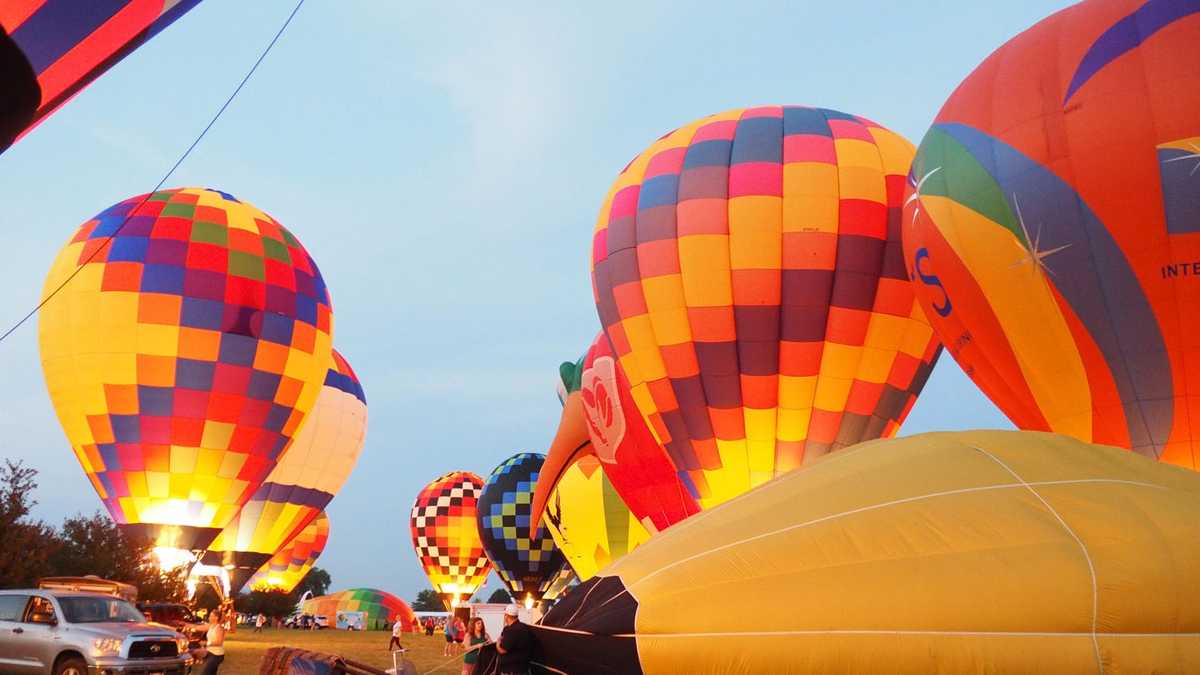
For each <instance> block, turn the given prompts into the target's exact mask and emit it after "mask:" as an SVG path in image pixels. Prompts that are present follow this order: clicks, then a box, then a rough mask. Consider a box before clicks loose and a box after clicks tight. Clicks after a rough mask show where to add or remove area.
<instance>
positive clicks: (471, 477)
mask: <svg viewBox="0 0 1200 675" xmlns="http://www.w3.org/2000/svg"><path fill="white" fill-rule="evenodd" d="M482 492H483V479H482V478H480V477H479V476H477V475H475V474H473V473H471V472H469V471H453V472H451V473H448V474H446V475H444V476H442V477H440V478H438V479H437V480H434V481H433V482H431V483H430V484H429V485H426V486H425V488H424V489H423V490H421V494H419V495H417V500H416V502H414V503H413V507H412V517H411V527H412V543H413V550H414V551H415V552H416V554H417V559H418V560H420V561H421V566H422V567H423V568H424V569H425V575H426V576H428V577H429V581H430V583H432V584H433V589H434V590H435V591H437V592H438V594H439V595H441V596H442V602H444V603H445V604H446V608H447V609H449V608H451V607H453V606H457V605H458V603H459V602H460V601H462V600H466V599H469V598H470V597H471V596H472V595H474V594H475V591H477V590H479V587H480V586H482V585H483V582H484V581H486V580H487V575H488V572H490V571H491V569H492V564H491V562H490V561H489V560H488V558H487V554H486V553H484V551H483V542H482V541H480V538H479V528H478V526H477V525H476V512H477V510H478V505H479V497H480V494H481V493H482Z"/></svg>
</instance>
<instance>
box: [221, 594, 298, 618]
mask: <svg viewBox="0 0 1200 675" xmlns="http://www.w3.org/2000/svg"><path fill="white" fill-rule="evenodd" d="M233 606H234V607H236V608H237V609H238V611H240V612H245V613H246V614H249V615H250V616H256V615H258V614H260V613H261V614H265V615H266V616H268V617H270V618H272V619H282V618H283V617H286V616H288V615H290V614H291V613H292V612H293V611H295V609H296V596H295V595H293V594H291V593H284V592H283V591H281V590H279V589H275V590H270V591H251V592H249V593H244V594H242V595H238V596H237V597H236V598H235V599H234V602H233Z"/></svg>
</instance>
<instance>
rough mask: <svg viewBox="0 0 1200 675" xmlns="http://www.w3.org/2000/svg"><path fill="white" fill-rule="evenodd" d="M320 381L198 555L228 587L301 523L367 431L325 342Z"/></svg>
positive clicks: (345, 472)
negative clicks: (250, 492) (264, 470)
mask: <svg viewBox="0 0 1200 675" xmlns="http://www.w3.org/2000/svg"><path fill="white" fill-rule="evenodd" d="M329 363H330V365H329V370H328V371H327V373H326V374H325V386H323V387H322V388H321V394H320V395H319V396H318V397H317V403H316V405H315V406H313V409H312V412H311V413H309V415H308V420H307V421H306V422H305V423H304V426H303V427H301V429H300V433H299V434H298V435H297V437H296V441H295V442H294V443H292V447H291V449H290V450H288V453H287V454H286V455H285V456H284V457H283V459H281V460H280V461H279V463H278V464H277V465H276V466H275V468H274V470H272V471H271V474H270V475H269V476H267V480H266V481H264V482H263V484H262V485H260V486H259V488H258V490H256V491H255V493H254V496H253V497H252V498H251V499H250V501H248V502H246V505H245V506H243V507H242V510H241V511H240V512H239V513H238V515H237V517H236V518H234V520H233V521H232V522H230V523H229V525H228V526H226V527H225V529H224V530H223V531H222V532H221V534H220V535H219V536H218V537H217V538H216V540H214V541H213V543H212V544H211V545H210V546H209V547H208V551H207V552H206V553H205V554H204V557H203V558H202V561H203V562H204V563H205V564H206V565H211V566H219V567H222V568H224V569H226V570H228V572H229V575H230V577H231V579H230V581H231V587H232V588H235V589H236V588H241V586H242V584H243V583H244V582H245V581H246V579H247V578H249V576H250V575H251V574H254V572H255V571H256V570H257V569H259V568H260V567H261V566H262V565H264V564H266V563H267V561H268V560H269V559H270V558H271V556H272V555H274V554H275V553H276V552H278V551H279V550H280V549H281V548H282V547H283V546H284V545H285V544H286V543H287V542H288V541H290V540H291V539H292V537H294V536H296V535H297V534H298V533H299V532H300V531H301V530H303V529H304V528H305V527H306V526H307V525H308V524H309V523H310V522H312V520H313V519H314V518H316V517H317V514H319V513H320V512H321V510H322V509H324V508H325V507H326V506H327V505H328V504H329V502H330V501H331V500H332V499H333V497H334V495H336V494H337V492H338V490H341V489H342V485H343V484H344V483H345V482H346V479H347V478H349V477H350V472H351V471H352V470H353V469H354V465H355V464H357V463H358V456H359V454H360V453H361V452H362V447H363V442H364V441H365V440H366V434H367V399H366V396H365V395H364V394H363V388H362V384H361V383H360V382H359V381H358V377H357V376H356V375H355V374H354V370H352V369H351V368H350V364H349V363H347V362H346V359H345V358H344V357H343V356H342V355H341V354H340V353H338V352H337V350H333V351H332V353H331V359H330V362H329Z"/></svg>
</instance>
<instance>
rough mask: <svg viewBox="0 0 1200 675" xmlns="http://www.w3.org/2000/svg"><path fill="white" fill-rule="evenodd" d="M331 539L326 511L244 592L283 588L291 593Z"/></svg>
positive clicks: (273, 560)
mask: <svg viewBox="0 0 1200 675" xmlns="http://www.w3.org/2000/svg"><path fill="white" fill-rule="evenodd" d="M328 542H329V517H328V516H326V515H325V512H324V511H322V512H321V513H320V514H318V515H317V517H316V518H315V519H313V521H312V522H311V523H309V524H308V526H307V527H305V528H304V529H303V530H300V534H297V535H296V536H295V537H293V538H292V540H291V541H289V542H288V543H287V545H286V546H284V547H283V548H281V549H279V552H278V553H276V554H275V555H273V556H271V559H270V560H268V561H267V562H266V563H265V564H264V565H263V566H262V567H260V568H259V569H258V571H257V572H255V573H254V576H252V577H250V580H249V581H247V582H246V585H245V587H244V589H243V590H244V591H251V590H281V591H283V592H284V593H291V592H292V589H294V588H296V586H297V584H299V583H300V582H301V581H303V580H304V577H305V576H306V575H308V572H309V570H311V569H312V568H313V565H315V564H316V562H317V558H319V557H320V556H321V552H322V551H324V550H325V544H327V543H328Z"/></svg>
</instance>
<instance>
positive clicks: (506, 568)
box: [478, 452, 567, 606]
mask: <svg viewBox="0 0 1200 675" xmlns="http://www.w3.org/2000/svg"><path fill="white" fill-rule="evenodd" d="M544 460H545V457H544V456H542V455H538V454H535V453H532V452H522V453H518V454H516V455H513V456H512V457H509V458H508V459H506V460H504V461H503V462H501V463H500V465H499V466H497V467H496V468H495V469H493V470H492V475H490V476H488V480H487V484H485V485H484V487H483V494H481V495H480V497H479V510H478V518H479V536H480V538H481V539H482V540H483V548H484V550H485V551H487V556H488V559H490V560H491V561H492V564H493V565H495V566H496V573H497V574H499V575H500V579H501V580H502V581H503V582H504V585H505V586H506V587H507V588H508V592H509V594H510V595H512V597H513V599H514V600H515V601H517V602H524V603H525V604H526V606H532V605H533V603H536V602H538V601H540V600H541V599H542V597H543V596H544V595H545V594H546V591H547V590H548V589H549V588H550V585H551V584H552V583H553V582H554V580H555V578H556V577H557V576H558V574H559V572H560V571H562V568H563V567H564V566H565V565H566V564H567V561H566V558H564V557H563V554H562V551H560V550H558V547H557V546H555V545H554V539H553V538H552V537H551V536H550V533H549V532H547V531H546V528H545V526H538V527H537V529H536V530H534V534H533V536H530V530H531V523H530V506H531V502H532V498H533V486H534V485H536V484H537V480H538V470H539V469H540V468H541V466H542V462H543V461H544Z"/></svg>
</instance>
